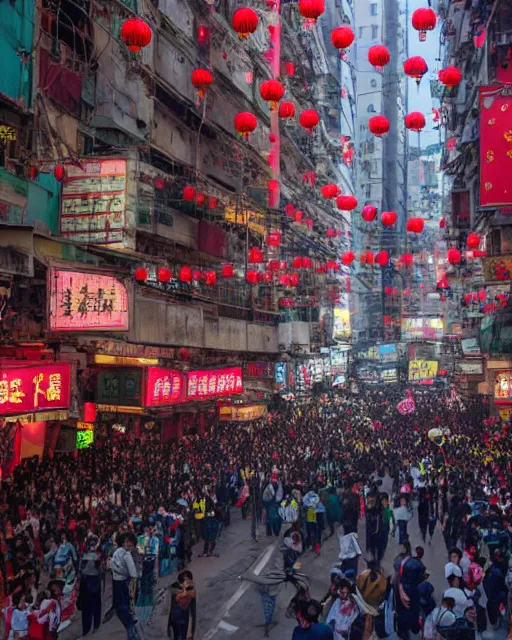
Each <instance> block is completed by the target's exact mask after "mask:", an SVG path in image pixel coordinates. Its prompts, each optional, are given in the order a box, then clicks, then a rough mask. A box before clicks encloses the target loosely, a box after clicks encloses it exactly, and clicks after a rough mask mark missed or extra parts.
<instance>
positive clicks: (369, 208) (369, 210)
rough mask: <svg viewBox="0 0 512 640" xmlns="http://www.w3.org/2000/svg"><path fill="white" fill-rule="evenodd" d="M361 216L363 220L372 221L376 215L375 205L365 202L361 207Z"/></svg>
mask: <svg viewBox="0 0 512 640" xmlns="http://www.w3.org/2000/svg"><path fill="white" fill-rule="evenodd" d="M362 216H363V220H364V221H365V222H373V221H374V220H375V218H376V216H377V207H374V206H373V205H372V204H366V205H365V206H364V207H363V212H362Z"/></svg>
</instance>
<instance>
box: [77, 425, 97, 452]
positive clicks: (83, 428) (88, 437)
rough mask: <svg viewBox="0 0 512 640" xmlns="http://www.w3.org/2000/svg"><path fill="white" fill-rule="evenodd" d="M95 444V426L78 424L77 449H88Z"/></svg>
mask: <svg viewBox="0 0 512 640" xmlns="http://www.w3.org/2000/svg"><path fill="white" fill-rule="evenodd" d="M93 442H94V424H92V423H89V422H78V423H77V432H76V448H77V449H87V447H90V446H91V444H93Z"/></svg>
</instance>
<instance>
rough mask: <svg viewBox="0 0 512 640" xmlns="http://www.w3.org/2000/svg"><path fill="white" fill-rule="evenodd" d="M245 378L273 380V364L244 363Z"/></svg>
mask: <svg viewBox="0 0 512 640" xmlns="http://www.w3.org/2000/svg"><path fill="white" fill-rule="evenodd" d="M244 376H245V377H246V378H270V379H271V380H272V379H273V378H274V363H273V362H246V363H245V364H244Z"/></svg>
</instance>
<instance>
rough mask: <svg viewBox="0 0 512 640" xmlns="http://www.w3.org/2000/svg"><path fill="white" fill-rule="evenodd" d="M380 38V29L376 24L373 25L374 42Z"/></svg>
mask: <svg viewBox="0 0 512 640" xmlns="http://www.w3.org/2000/svg"><path fill="white" fill-rule="evenodd" d="M378 37H379V27H378V25H376V24H372V40H377V38H378Z"/></svg>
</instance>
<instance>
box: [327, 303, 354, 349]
mask: <svg viewBox="0 0 512 640" xmlns="http://www.w3.org/2000/svg"><path fill="white" fill-rule="evenodd" d="M342 296H343V297H345V296H346V294H342ZM351 335H352V331H351V328H350V309H349V308H348V303H347V308H342V307H335V309H334V323H333V330H332V337H333V339H334V340H344V339H346V338H350V336H351Z"/></svg>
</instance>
